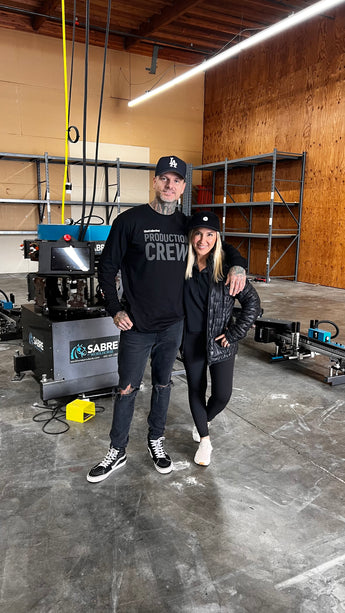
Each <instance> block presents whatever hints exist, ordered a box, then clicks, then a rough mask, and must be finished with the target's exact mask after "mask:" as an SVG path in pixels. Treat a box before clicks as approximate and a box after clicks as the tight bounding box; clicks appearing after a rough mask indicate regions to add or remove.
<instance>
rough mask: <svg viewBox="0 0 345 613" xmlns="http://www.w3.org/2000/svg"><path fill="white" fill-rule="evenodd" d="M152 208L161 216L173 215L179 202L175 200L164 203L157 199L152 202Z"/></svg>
mask: <svg viewBox="0 0 345 613" xmlns="http://www.w3.org/2000/svg"><path fill="white" fill-rule="evenodd" d="M150 207H151V208H153V209H154V210H155V211H156V212H157V213H160V214H161V215H172V214H173V213H175V209H176V207H177V200H174V201H173V202H163V201H162V200H159V198H155V199H154V200H153V201H152V202H150Z"/></svg>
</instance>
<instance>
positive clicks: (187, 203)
mask: <svg viewBox="0 0 345 613" xmlns="http://www.w3.org/2000/svg"><path fill="white" fill-rule="evenodd" d="M192 174H193V165H192V164H187V172H186V187H185V190H184V193H183V197H182V212H183V213H184V214H185V215H187V216H189V215H191V214H192Z"/></svg>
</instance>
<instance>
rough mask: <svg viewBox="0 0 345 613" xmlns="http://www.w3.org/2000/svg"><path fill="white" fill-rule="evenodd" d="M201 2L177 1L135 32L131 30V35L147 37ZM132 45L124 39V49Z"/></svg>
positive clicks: (129, 40)
mask: <svg viewBox="0 0 345 613" xmlns="http://www.w3.org/2000/svg"><path fill="white" fill-rule="evenodd" d="M200 2H201V0H178V1H177V2H175V3H174V5H173V6H167V7H166V8H165V9H163V10H162V11H161V13H160V14H156V15H153V16H152V18H151V19H150V20H149V21H146V22H144V23H142V24H141V26H140V27H139V28H138V29H137V30H133V32H131V33H133V34H135V35H137V36H138V38H140V37H147V36H150V35H152V34H153V32H157V30H160V29H161V28H163V27H164V26H167V25H169V24H170V23H171V22H172V21H176V20H178V18H179V17H180V16H181V15H183V14H184V13H186V11H188V10H190V9H191V8H193V7H194V6H196V5H197V4H200ZM132 45H133V40H132V39H129V38H128V39H127V38H126V39H125V49H127V50H128V49H130V47H131V46H132Z"/></svg>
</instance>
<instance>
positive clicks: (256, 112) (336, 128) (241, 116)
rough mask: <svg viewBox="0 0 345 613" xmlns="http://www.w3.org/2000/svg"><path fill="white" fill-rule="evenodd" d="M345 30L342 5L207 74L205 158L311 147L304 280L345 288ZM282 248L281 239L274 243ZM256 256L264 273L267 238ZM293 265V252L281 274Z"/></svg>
mask: <svg viewBox="0 0 345 613" xmlns="http://www.w3.org/2000/svg"><path fill="white" fill-rule="evenodd" d="M344 31H345V9H344V8H343V7H342V8H340V9H338V10H337V11H332V13H330V14H329V15H327V16H321V17H318V18H314V19H313V20H312V21H310V22H308V23H305V24H304V25H301V26H299V27H298V28H296V29H294V30H292V31H291V32H288V33H286V34H284V35H282V36H279V38H277V39H272V40H271V41H268V42H267V43H266V44H264V45H260V46H259V47H253V49H252V50H250V51H248V52H246V53H243V54H242V55H240V56H238V57H237V58H235V59H233V60H230V61H229V62H227V63H224V64H222V65H220V66H219V67H218V68H217V69H214V70H211V71H209V72H208V73H206V84H205V116H204V158H203V162H204V163H209V162H215V161H219V160H223V159H225V158H239V157H245V156H252V155H257V154H260V153H268V152H270V151H273V149H274V147H276V148H277V149H278V150H280V151H293V152H302V151H306V152H307V164H306V175H305V188H304V202H303V217H302V228H301V246H300V257H299V267H298V280H299V281H304V282H308V283H320V284H321V285H328V286H332V287H341V288H344V287H345V264H344V259H345V183H344V173H345V133H344V113H345V37H344ZM234 223H236V220H234ZM282 248H284V245H282V246H280V247H279V246H278V245H277V244H275V247H274V249H276V250H278V251H279V249H282ZM273 255H274V257H276V255H277V254H273ZM278 255H279V253H278ZM252 259H253V267H254V269H255V268H256V269H257V270H256V272H263V269H262V266H263V262H264V261H265V246H264V244H263V242H262V241H261V240H259V239H257V240H256V242H254V245H253V252H252ZM292 267H293V257H292V254H290V256H288V257H287V258H285V260H284V264H283V261H282V262H281V265H280V266H279V267H278V274H289V272H291V270H292Z"/></svg>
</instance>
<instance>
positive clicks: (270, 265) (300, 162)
mask: <svg viewBox="0 0 345 613" xmlns="http://www.w3.org/2000/svg"><path fill="white" fill-rule="evenodd" d="M305 159H306V153H305V152H303V153H288V152H282V151H277V149H274V150H273V152H271V153H267V154H261V155H256V156H252V157H246V158H239V159H234V160H228V159H225V160H224V161H222V162H215V163H211V164H204V165H201V166H194V167H193V169H194V170H201V171H211V172H212V202H211V203H208V204H192V205H191V208H190V211H189V212H192V209H193V208H198V209H202V208H208V209H209V208H210V207H212V208H221V209H222V223H221V229H222V238H223V239H225V237H232V238H235V237H236V238H239V239H242V241H240V245H241V244H243V243H244V241H248V247H247V259H248V270H249V272H250V266H251V261H250V260H251V251H252V239H263V240H266V241H267V258H266V271H265V279H266V282H269V280H270V276H271V272H272V270H273V269H274V267H275V266H276V265H277V264H278V262H280V260H281V259H282V258H283V257H284V256H285V254H286V253H287V252H288V251H289V250H290V249H291V247H292V246H293V245H295V244H296V256H295V266H294V274H293V275H285V276H283V277H281V278H293V280H294V281H297V269H298V258H299V245H300V229H301V218H302V201H303V190H304V173H305ZM289 161H290V162H291V161H293V162H295V163H296V176H297V173H298V178H280V177H279V176H278V175H277V171H278V170H279V168H281V164H284V163H286V162H289ZM262 165H266V166H267V167H268V168H270V169H271V191H270V193H268V196H269V197H268V198H267V200H262V201H255V200H254V197H255V171H256V169H257V168H258V166H262ZM239 168H243V169H245V170H247V171H248V175H249V178H248V182H247V183H246V184H241V185H238V184H233V183H231V182H229V179H230V177H231V171H232V170H235V169H239ZM217 172H222V173H223V174H224V193H223V203H222V204H220V203H216V202H215V188H216V173H217ZM282 183H285V184H288V185H289V184H290V185H291V184H295V186H296V187H297V193H298V199H297V200H296V201H294V202H288V201H287V200H286V199H285V198H284V195H283V189H282V187H281V185H282ZM235 187H240V188H243V189H244V190H246V191H248V192H249V194H250V198H249V200H248V201H247V202H236V200H235V198H234V196H233V195H232V193H231V188H235ZM256 207H262V208H267V209H268V231H267V232H253V211H254V209H255V208H256ZM279 207H283V208H284V209H285V210H287V211H288V212H289V216H290V217H289V219H290V218H291V221H292V227H291V228H279V229H277V228H275V227H274V220H275V218H276V217H277V215H276V213H277V209H278V208H279ZM234 209H236V210H237V211H239V212H240V214H241V216H242V217H243V219H244V220H245V223H246V228H245V229H244V230H242V229H241V231H231V230H230V231H227V213H229V212H231V210H234ZM279 239H285V240H286V239H289V243H288V245H287V247H286V249H285V250H284V251H283V253H282V254H281V255H280V256H279V258H278V259H277V260H276V261H274V262H272V261H271V260H272V241H274V240H279ZM240 245H239V246H240ZM255 272H256V273H258V272H259V271H255Z"/></svg>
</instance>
